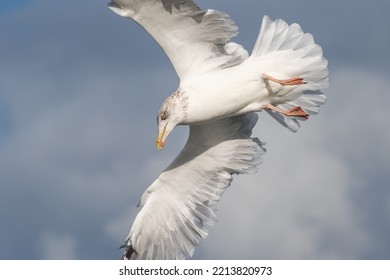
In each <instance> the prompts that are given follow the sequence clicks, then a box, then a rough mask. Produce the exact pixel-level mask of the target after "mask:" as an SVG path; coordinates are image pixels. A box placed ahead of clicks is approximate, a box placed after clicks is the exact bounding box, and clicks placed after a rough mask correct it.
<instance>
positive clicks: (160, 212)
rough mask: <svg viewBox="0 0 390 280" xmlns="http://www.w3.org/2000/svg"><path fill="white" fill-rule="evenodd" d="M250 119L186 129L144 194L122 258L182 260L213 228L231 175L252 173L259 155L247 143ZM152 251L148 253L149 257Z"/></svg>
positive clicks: (253, 118) (257, 145)
mask: <svg viewBox="0 0 390 280" xmlns="http://www.w3.org/2000/svg"><path fill="white" fill-rule="evenodd" d="M256 122H257V115H256V114H249V115H245V116H239V117H232V118H227V119H223V120H219V121H216V122H212V123H209V124H205V125H196V126H191V129H190V136H189V139H188V141H187V144H186V145H185V147H184V148H183V150H182V152H181V153H180V154H179V155H178V157H177V158H176V159H175V160H174V161H173V162H172V164H171V165H170V166H169V167H168V168H167V169H166V170H165V171H164V172H163V173H161V175H160V176H159V177H158V179H157V180H156V181H155V182H154V183H153V184H152V185H151V186H150V187H149V188H148V189H147V190H146V192H145V194H144V195H143V197H142V201H143V203H142V204H143V208H142V209H141V211H140V212H139V214H138V216H137V217H136V219H135V221H134V223H133V226H132V228H131V231H130V233H129V235H128V237H127V239H126V242H125V244H124V247H125V248H126V250H125V255H124V258H130V259H154V258H156V259H183V258H186V257H190V256H191V255H192V254H193V251H194V247H195V246H197V245H199V244H200V242H201V240H202V239H204V238H205V237H206V236H207V234H208V231H207V229H206V227H205V226H206V225H209V226H212V225H214V224H215V223H216V221H217V217H216V215H215V212H214V211H215V209H216V205H217V203H218V201H219V200H220V199H221V196H222V194H223V193H224V191H225V190H226V188H227V187H228V186H229V185H230V183H231V181H232V175H233V174H240V173H250V172H253V171H255V170H256V166H257V165H258V164H260V162H261V156H262V155H263V153H264V152H265V148H264V145H263V143H261V142H260V141H259V140H258V139H257V138H251V137H250V135H251V130H252V128H253V126H254V125H255V124H256ZM151 252H153V253H151Z"/></svg>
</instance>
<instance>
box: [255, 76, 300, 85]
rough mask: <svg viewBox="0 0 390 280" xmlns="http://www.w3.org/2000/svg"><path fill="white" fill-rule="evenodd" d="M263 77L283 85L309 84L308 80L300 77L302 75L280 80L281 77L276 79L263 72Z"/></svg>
mask: <svg viewBox="0 0 390 280" xmlns="http://www.w3.org/2000/svg"><path fill="white" fill-rule="evenodd" d="M262 77H263V79H267V80H270V81H273V82H275V83H278V84H280V85H282V86H296V85H304V84H307V82H306V81H304V79H303V78H300V77H296V78H292V79H288V80H279V79H276V78H274V77H271V76H268V75H267V74H263V76H262Z"/></svg>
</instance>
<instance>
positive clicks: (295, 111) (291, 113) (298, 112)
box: [264, 104, 309, 119]
mask: <svg viewBox="0 0 390 280" xmlns="http://www.w3.org/2000/svg"><path fill="white" fill-rule="evenodd" d="M264 108H265V109H267V110H272V111H275V112H278V113H281V114H283V115H285V116H288V117H300V118H305V119H308V118H309V115H308V114H307V113H306V112H305V111H304V110H303V109H302V108H301V107H299V106H296V107H294V108H292V109H290V110H287V111H286V110H283V109H280V108H278V107H275V106H272V105H271V104H269V105H266V106H265V107H264Z"/></svg>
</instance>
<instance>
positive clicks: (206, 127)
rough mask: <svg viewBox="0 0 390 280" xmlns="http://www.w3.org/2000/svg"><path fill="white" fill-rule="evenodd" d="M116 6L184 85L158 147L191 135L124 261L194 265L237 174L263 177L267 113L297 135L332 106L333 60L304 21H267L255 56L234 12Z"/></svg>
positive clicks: (159, 4) (135, 2)
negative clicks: (177, 131)
mask: <svg viewBox="0 0 390 280" xmlns="http://www.w3.org/2000/svg"><path fill="white" fill-rule="evenodd" d="M108 7H109V8H110V9H111V10H112V11H113V12H115V13H116V14H118V15H120V16H122V17H126V18H130V19H132V20H134V21H135V22H137V23H138V24H139V25H141V26H142V27H143V28H144V29H145V30H146V31H147V32H148V33H149V34H150V35H151V36H152V37H153V38H154V39H155V40H156V41H157V43H158V44H159V45H160V46H161V48H162V49H163V50H164V51H165V53H166V54H167V56H168V57H169V59H170V61H171V63H172V65H173V67H174V69H175V71H176V73H177V75H178V76H179V79H180V83H179V86H178V88H177V90H176V91H174V92H173V93H172V94H171V95H170V96H168V97H167V98H166V99H165V101H164V102H163V103H162V105H161V107H160V109H159V112H158V114H157V123H158V130H159V132H158V136H157V139H156V147H157V148H158V149H163V148H164V146H165V143H166V140H167V137H168V135H169V134H170V133H171V132H172V130H173V129H174V128H175V127H176V126H177V125H188V126H189V128H190V132H189V137H188V140H187V143H186V144H185V146H184V148H183V150H182V151H181V152H180V153H179V155H178V156H177V157H176V158H175V159H174V161H173V162H172V163H171V164H170V165H169V166H168V167H167V168H166V169H165V170H164V171H163V172H162V173H161V174H160V176H159V177H158V178H157V179H156V180H155V181H154V182H153V183H152V185H151V186H150V187H149V188H147V190H146V191H145V192H144V194H143V195H142V197H141V200H140V203H139V206H140V207H141V209H140V211H139V213H138V215H137V216H136V218H135V220H134V223H133V225H132V227H131V230H130V232H129V234H128V236H127V237H126V239H125V242H124V244H123V246H122V248H123V249H124V254H123V259H130V260H137V259H186V258H190V257H191V256H192V255H193V253H194V250H195V247H196V246H198V245H199V244H200V243H201V241H202V240H203V239H204V238H206V236H207V235H208V227H209V226H213V225H214V224H215V223H216V221H217V217H216V214H215V211H216V208H217V204H218V202H219V200H220V199H221V197H222V195H223V193H224V191H225V190H226V188H227V187H228V186H230V184H231V182H232V178H233V175H235V174H248V173H254V172H256V171H257V167H258V165H259V164H260V163H261V161H262V155H263V154H264V153H265V151H266V148H265V144H264V143H263V142H262V141H260V140H259V139H258V138H256V137H251V134H252V129H253V128H254V126H255V125H256V123H257V120H258V116H257V112H259V111H262V110H264V111H266V112H267V113H269V114H270V115H271V116H272V117H273V118H275V119H276V120H277V121H278V122H279V123H281V124H282V125H283V126H285V127H286V128H288V129H289V130H291V131H293V132H296V131H298V129H299V128H300V122H301V121H305V120H306V119H307V118H308V117H309V116H310V115H315V114H317V113H318V112H319V109H320V106H321V105H323V104H324V103H325V101H326V98H325V95H324V94H323V93H322V92H321V90H323V89H325V88H326V87H327V86H328V84H329V81H328V69H327V60H326V59H325V58H324V57H323V52H322V48H321V47H320V46H319V45H317V44H316V43H315V42H314V39H313V36H312V35H311V34H309V33H304V32H303V31H302V29H301V27H300V26H299V25H298V24H295V23H294V24H291V25H289V24H287V23H286V22H285V21H283V20H281V19H278V20H275V21H273V20H271V19H270V18H269V17H268V16H264V18H263V21H262V24H261V29H260V33H259V36H258V39H257V41H256V43H255V46H254V48H253V51H252V53H251V55H249V53H248V52H247V51H246V50H245V49H244V48H243V46H241V45H240V44H237V43H235V42H232V41H231V39H232V38H233V37H235V36H236V35H237V34H238V27H237V26H236V25H235V23H234V22H233V21H232V19H231V18H230V17H229V16H228V15H227V14H225V13H223V12H220V11H216V10H212V9H208V10H202V9H200V8H199V7H198V6H197V5H196V3H195V2H194V1H193V0H113V1H111V2H110V3H109V4H108Z"/></svg>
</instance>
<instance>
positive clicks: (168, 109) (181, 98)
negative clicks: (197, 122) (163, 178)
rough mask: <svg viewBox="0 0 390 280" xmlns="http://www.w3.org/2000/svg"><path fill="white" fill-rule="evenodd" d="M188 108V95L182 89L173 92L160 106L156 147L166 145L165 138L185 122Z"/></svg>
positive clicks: (159, 147) (160, 147) (161, 147)
mask: <svg viewBox="0 0 390 280" xmlns="http://www.w3.org/2000/svg"><path fill="white" fill-rule="evenodd" d="M187 108H188V97H187V95H186V94H185V93H184V92H183V91H180V90H177V91H176V92H174V93H173V94H171V95H170V96H169V97H168V98H167V99H165V101H164V102H163V104H162V105H161V107H160V110H159V111H158V114H157V126H158V136H157V139H156V148H157V149H159V150H161V149H163V148H164V146H165V140H166V139H167V137H168V135H169V134H170V133H171V132H172V130H173V129H174V128H175V127H176V126H177V125H179V124H182V123H184V122H185V119H186V116H187Z"/></svg>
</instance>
